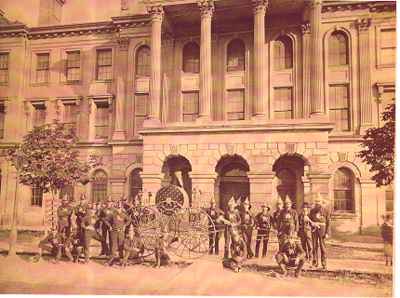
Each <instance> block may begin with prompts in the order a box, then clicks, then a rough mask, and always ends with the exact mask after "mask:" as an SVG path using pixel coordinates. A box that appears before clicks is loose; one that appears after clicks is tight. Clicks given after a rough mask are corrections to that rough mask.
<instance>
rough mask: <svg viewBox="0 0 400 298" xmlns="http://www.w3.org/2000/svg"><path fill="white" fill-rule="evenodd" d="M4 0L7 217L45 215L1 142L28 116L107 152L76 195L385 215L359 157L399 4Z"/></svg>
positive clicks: (92, 150)
mask: <svg viewBox="0 0 400 298" xmlns="http://www.w3.org/2000/svg"><path fill="white" fill-rule="evenodd" d="M13 2H16V1H8V0H6V1H4V2H3V4H0V9H2V11H1V13H2V15H1V19H0V136H1V141H0V147H1V149H3V151H2V152H3V154H2V156H1V157H0V162H1V193H0V225H1V226H2V227H3V228H6V227H8V226H9V224H10V221H11V216H12V210H13V202H14V197H15V196H17V197H18V198H19V200H18V202H19V206H18V208H17V209H18V224H19V226H20V227H21V228H24V229H41V228H43V226H44V225H45V218H46V214H48V212H49V211H48V209H49V202H50V198H49V195H48V194H43V193H42V192H41V190H40V189H29V188H27V187H25V186H22V185H18V184H17V183H16V172H15V169H13V168H12V167H11V166H10V165H9V163H8V162H7V161H6V159H5V155H4V152H5V149H6V148H8V147H9V146H11V145H12V144H14V143H16V142H19V141H20V140H21V138H22V137H23V135H24V134H26V133H27V132H28V131H29V130H30V129H31V128H32V127H33V126H35V125H41V124H44V123H52V122H53V121H55V120H57V121H60V122H63V123H66V125H68V126H70V127H71V128H73V129H75V131H76V133H77V135H78V137H79V143H78V147H79V150H80V151H81V156H82V158H85V156H89V155H90V154H94V155H97V156H101V158H102V161H103V166H101V167H99V168H97V169H93V171H92V172H91V173H90V182H89V183H88V184H86V185H76V186H75V187H74V189H73V196H74V197H75V198H76V197H77V196H79V195H80V194H81V193H86V194H87V196H88V198H90V199H91V200H93V201H97V200H103V199H104V198H105V197H107V196H112V197H113V198H114V199H117V198H119V197H121V196H134V195H136V194H137V192H138V191H139V190H140V189H143V191H144V194H145V196H148V195H149V194H151V198H153V199H154V194H155V193H156V192H157V190H158V189H159V188H160V186H161V185H162V184H164V183H175V184H178V185H180V186H182V187H183V188H184V189H185V190H186V191H187V193H188V195H189V198H190V202H191V204H192V205H194V204H198V203H199V202H197V201H196V200H200V198H201V200H202V203H204V201H207V200H208V199H209V198H210V197H214V198H215V200H216V201H217V203H218V204H219V205H220V206H221V207H222V208H223V207H224V206H225V204H226V201H227V199H229V198H230V197H231V196H234V197H236V198H239V197H242V198H244V197H246V196H248V197H249V198H250V201H251V203H252V205H253V206H254V209H257V208H258V207H259V206H260V204H261V203H267V204H268V205H270V206H273V205H274V204H275V202H276V200H277V198H278V197H285V196H286V195H288V196H289V197H290V198H291V199H292V201H293V202H294V203H295V204H296V207H297V208H300V207H301V205H302V203H303V202H304V201H312V198H313V196H314V195H315V194H317V193H320V194H321V196H322V197H323V198H324V199H325V201H326V202H327V204H328V205H329V206H330V208H331V210H332V214H333V218H334V222H335V228H336V229H337V230H339V231H358V230H360V229H362V228H366V227H369V226H374V225H377V224H378V223H379V221H380V216H381V215H382V214H383V213H385V212H386V211H391V210H392V206H393V190H392V188H391V187H385V188H376V186H375V184H374V182H373V181H372V180H371V176H372V174H371V173H370V172H369V169H368V166H366V165H365V164H363V163H362V162H361V160H360V159H359V158H358V157H357V152H358V151H359V150H360V146H359V144H360V140H361V136H362V134H363V133H364V132H365V130H366V129H368V128H370V127H373V126H379V125H381V124H382V123H381V120H380V119H379V115H380V113H381V112H382V111H383V109H384V108H385V107H386V106H387V105H388V104H389V103H390V102H392V101H393V100H394V94H395V51H396V38H395V35H396V34H395V32H396V16H395V2H394V1H393V2H391V1H384V2H382V1H376V2H374V1H321V0H310V1H305V0H268V1H267V0H214V1H213V0H197V1H196V0H159V1H156V0H147V1H145V0H143V1H134V0H125V1H117V0H109V1H97V2H96V3H97V6H93V7H85V6H84V5H83V4H78V3H74V2H75V1H68V0H40V1H33V2H32V7H27V9H26V10H27V11H29V12H30V13H29V14H27V15H24V14H23V12H21V11H20V10H19V9H18V8H19V7H18V3H13Z"/></svg>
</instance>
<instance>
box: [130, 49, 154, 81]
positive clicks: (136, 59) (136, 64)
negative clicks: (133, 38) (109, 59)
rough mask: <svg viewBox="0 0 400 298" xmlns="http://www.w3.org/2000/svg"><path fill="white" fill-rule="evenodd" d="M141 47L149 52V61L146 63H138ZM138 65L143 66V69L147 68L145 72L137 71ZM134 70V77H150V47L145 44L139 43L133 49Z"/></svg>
mask: <svg viewBox="0 0 400 298" xmlns="http://www.w3.org/2000/svg"><path fill="white" fill-rule="evenodd" d="M143 49H147V50H148V53H149V58H148V59H149V63H148V65H145V64H143V65H142V64H139V54H140V52H141V51H142V50H143ZM139 67H142V68H143V67H145V69H147V70H146V71H145V74H142V73H141V71H139ZM134 71H135V77H136V78H150V76H151V48H150V46H148V45H147V44H142V45H140V46H139V47H138V48H137V49H136V51H135V67H134ZM147 73H148V74H147Z"/></svg>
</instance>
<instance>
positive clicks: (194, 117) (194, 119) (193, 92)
mask: <svg viewBox="0 0 400 298" xmlns="http://www.w3.org/2000/svg"><path fill="white" fill-rule="evenodd" d="M185 94H197V112H193V113H188V112H185ZM199 113H200V92H199V90H190V91H182V122H189V123H190V122H194V121H196V119H197V118H198V117H199ZM185 116H187V117H190V116H191V117H192V120H186V121H185Z"/></svg>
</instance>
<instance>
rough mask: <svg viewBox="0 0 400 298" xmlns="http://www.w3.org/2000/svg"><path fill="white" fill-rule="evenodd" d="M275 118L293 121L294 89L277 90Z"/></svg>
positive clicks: (275, 93) (275, 95)
mask: <svg viewBox="0 0 400 298" xmlns="http://www.w3.org/2000/svg"><path fill="white" fill-rule="evenodd" d="M274 118H275V119H293V99H292V88H290V87H289V88H288V87H282V88H275V90H274Z"/></svg>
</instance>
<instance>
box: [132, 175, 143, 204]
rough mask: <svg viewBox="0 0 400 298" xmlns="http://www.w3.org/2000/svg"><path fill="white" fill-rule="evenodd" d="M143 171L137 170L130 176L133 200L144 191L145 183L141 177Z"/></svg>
mask: <svg viewBox="0 0 400 298" xmlns="http://www.w3.org/2000/svg"><path fill="white" fill-rule="evenodd" d="M140 173H141V170H140V169H135V170H133V171H132V173H131V175H130V178H129V180H130V186H131V198H135V197H136V195H137V194H138V193H139V192H140V191H142V188H143V181H142V177H140Z"/></svg>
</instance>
